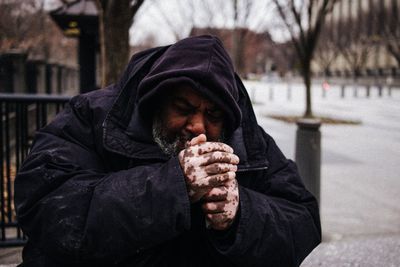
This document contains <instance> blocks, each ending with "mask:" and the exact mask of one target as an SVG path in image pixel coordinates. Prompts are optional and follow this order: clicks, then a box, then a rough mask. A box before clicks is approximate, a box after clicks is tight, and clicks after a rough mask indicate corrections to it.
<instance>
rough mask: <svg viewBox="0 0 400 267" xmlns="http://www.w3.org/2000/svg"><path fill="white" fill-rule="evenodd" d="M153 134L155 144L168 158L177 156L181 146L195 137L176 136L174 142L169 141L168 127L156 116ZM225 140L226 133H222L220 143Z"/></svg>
mask: <svg viewBox="0 0 400 267" xmlns="http://www.w3.org/2000/svg"><path fill="white" fill-rule="evenodd" d="M156 114H157V113H156ZM158 114H159V113H158ZM152 133H153V139H154V142H156V144H157V145H158V146H159V147H160V148H161V150H162V152H164V153H165V154H166V155H168V156H177V155H178V154H179V152H180V150H181V149H182V148H181V147H180V146H181V145H180V144H182V143H186V142H187V141H190V140H192V138H194V137H195V136H175V137H174V139H173V140H168V135H167V126H166V125H165V124H164V122H163V120H162V118H161V117H160V116H157V115H155V116H154V119H153V129H152ZM224 139H225V136H224V131H222V133H221V136H220V137H219V138H218V142H224Z"/></svg>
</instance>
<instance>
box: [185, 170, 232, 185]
mask: <svg viewBox="0 0 400 267" xmlns="http://www.w3.org/2000/svg"><path fill="white" fill-rule="evenodd" d="M203 169H204V168H203ZM200 171H201V172H197V173H196V174H195V175H192V176H190V177H193V180H192V181H191V184H192V187H195V188H201V187H204V188H213V187H218V186H224V187H226V182H227V181H229V180H233V179H235V177H236V173H235V172H226V173H220V174H215V175H208V174H207V172H206V171H205V170H202V169H201V168H200ZM201 177H204V178H201Z"/></svg>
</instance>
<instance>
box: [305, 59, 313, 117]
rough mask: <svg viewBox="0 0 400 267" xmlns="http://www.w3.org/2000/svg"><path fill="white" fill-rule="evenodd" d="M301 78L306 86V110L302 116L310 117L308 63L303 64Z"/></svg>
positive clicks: (309, 74)
mask: <svg viewBox="0 0 400 267" xmlns="http://www.w3.org/2000/svg"><path fill="white" fill-rule="evenodd" d="M303 80H304V85H305V86H306V112H305V113H304V117H306V118H312V117H313V113H312V106H311V69H310V63H304V65H303Z"/></svg>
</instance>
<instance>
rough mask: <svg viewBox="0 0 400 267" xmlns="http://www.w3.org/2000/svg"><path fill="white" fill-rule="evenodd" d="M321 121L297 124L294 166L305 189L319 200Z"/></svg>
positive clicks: (303, 120) (305, 120)
mask: <svg viewBox="0 0 400 267" xmlns="http://www.w3.org/2000/svg"><path fill="white" fill-rule="evenodd" d="M320 126H321V121H320V120H318V119H301V120H299V121H298V122H297V132H296V152H295V153H296V156H295V158H296V164H297V166H298V168H299V173H300V175H301V177H302V179H303V182H304V185H305V186H306V188H307V189H308V190H309V191H310V192H311V193H312V194H313V195H314V196H315V197H316V198H317V200H318V202H319V200H320V178H321V132H320V130H319V128H320Z"/></svg>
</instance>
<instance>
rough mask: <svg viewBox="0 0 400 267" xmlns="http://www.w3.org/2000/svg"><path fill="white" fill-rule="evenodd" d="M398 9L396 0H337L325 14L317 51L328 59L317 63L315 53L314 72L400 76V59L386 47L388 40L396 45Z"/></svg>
mask: <svg viewBox="0 0 400 267" xmlns="http://www.w3.org/2000/svg"><path fill="white" fill-rule="evenodd" d="M399 8H400V0H342V1H339V2H338V3H337V4H336V6H335V8H334V10H333V12H332V13H331V14H329V15H328V16H327V20H326V23H325V27H324V29H323V31H322V33H321V38H320V40H319V47H320V49H319V51H322V53H326V54H327V56H331V57H332V60H331V62H328V63H327V62H321V60H319V59H318V58H319V57H318V55H316V60H315V62H314V65H313V70H314V72H317V73H323V72H325V74H326V73H328V74H330V75H340V76H343V75H344V76H388V75H397V76H398V75H400V71H399V65H400V62H397V61H396V60H395V57H394V56H393V55H392V54H391V53H389V51H388V49H387V47H388V40H389V39H391V40H392V41H396V42H397V46H398V47H400V44H399V43H400V38H399V37H400V36H399V31H400V29H399V27H400V20H399V17H400V14H399ZM388 31H397V35H393V36H389V35H390V33H388ZM388 36H389V37H388ZM396 36H397V37H396ZM397 49H399V48H397ZM398 52H400V51H398ZM316 54H318V49H317V52H316Z"/></svg>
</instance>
